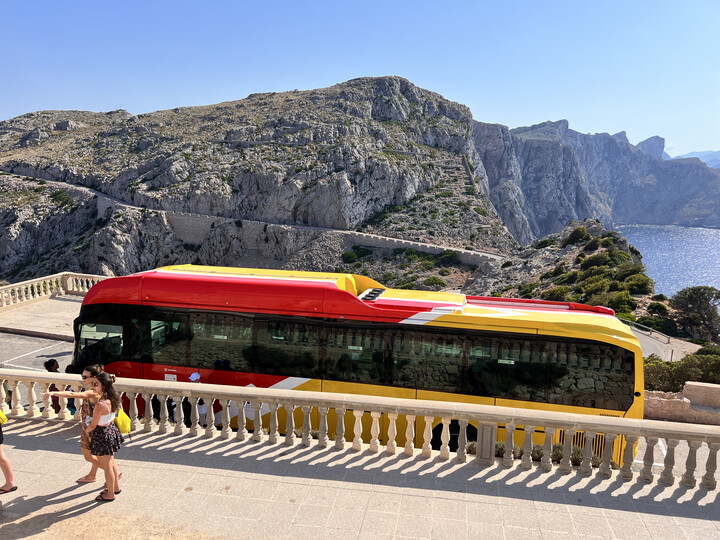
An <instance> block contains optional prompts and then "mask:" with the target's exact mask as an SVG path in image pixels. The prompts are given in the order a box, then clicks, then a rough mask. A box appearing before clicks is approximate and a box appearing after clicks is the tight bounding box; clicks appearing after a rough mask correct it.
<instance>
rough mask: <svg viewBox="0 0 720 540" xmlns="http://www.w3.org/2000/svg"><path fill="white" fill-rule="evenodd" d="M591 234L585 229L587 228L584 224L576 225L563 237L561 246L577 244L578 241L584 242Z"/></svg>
mask: <svg viewBox="0 0 720 540" xmlns="http://www.w3.org/2000/svg"><path fill="white" fill-rule="evenodd" d="M590 238H591V236H590V233H589V232H588V231H587V228H586V227H585V226H584V225H581V226H580V227H576V228H575V229H573V231H572V232H571V233H570V234H569V235H568V236H567V238H565V240H564V241H563V243H562V247H566V246H569V245H570V244H579V243H580V242H584V241H585V240H590Z"/></svg>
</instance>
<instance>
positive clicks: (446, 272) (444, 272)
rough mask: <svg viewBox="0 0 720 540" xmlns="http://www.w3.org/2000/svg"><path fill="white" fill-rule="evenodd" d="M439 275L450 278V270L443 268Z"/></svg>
mask: <svg viewBox="0 0 720 540" xmlns="http://www.w3.org/2000/svg"><path fill="white" fill-rule="evenodd" d="M438 274H440V275H441V276H449V275H450V270H448V269H447V268H441V269H440V270H439V271H438Z"/></svg>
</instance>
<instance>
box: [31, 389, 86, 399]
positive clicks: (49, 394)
mask: <svg viewBox="0 0 720 540" xmlns="http://www.w3.org/2000/svg"><path fill="white" fill-rule="evenodd" d="M93 393H94V392H93V391H92V390H85V391H84V392H68V391H65V392H59V391H58V392H45V393H44V394H43V398H45V397H64V398H83V399H86V398H88V397H89V396H91V395H92V394H93Z"/></svg>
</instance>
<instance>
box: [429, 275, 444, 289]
mask: <svg viewBox="0 0 720 540" xmlns="http://www.w3.org/2000/svg"><path fill="white" fill-rule="evenodd" d="M423 285H426V286H428V287H435V286H439V287H444V286H445V285H446V283H445V282H444V281H443V280H442V279H440V278H439V277H437V276H430V277H429V278H427V279H425V281H423Z"/></svg>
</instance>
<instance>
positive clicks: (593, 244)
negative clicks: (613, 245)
mask: <svg viewBox="0 0 720 540" xmlns="http://www.w3.org/2000/svg"><path fill="white" fill-rule="evenodd" d="M599 247H600V239H599V238H593V239H592V240H590V241H589V242H588V243H587V244H585V247H583V251H596V250H597V248H599Z"/></svg>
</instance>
